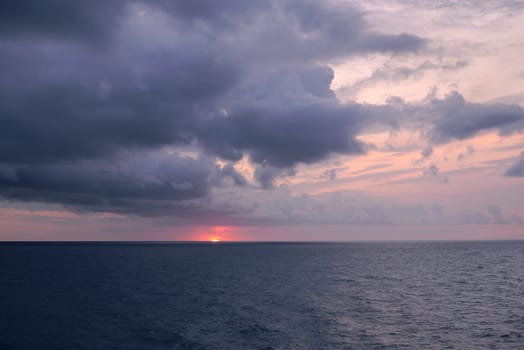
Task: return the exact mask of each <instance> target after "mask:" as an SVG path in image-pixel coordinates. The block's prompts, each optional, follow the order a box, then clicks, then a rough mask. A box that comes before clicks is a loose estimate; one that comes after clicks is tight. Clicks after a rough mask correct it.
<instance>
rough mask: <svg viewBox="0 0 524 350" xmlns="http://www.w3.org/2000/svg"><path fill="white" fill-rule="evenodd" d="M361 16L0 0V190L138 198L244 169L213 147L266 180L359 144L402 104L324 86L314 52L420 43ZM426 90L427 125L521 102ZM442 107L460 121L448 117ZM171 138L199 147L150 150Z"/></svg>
mask: <svg viewBox="0 0 524 350" xmlns="http://www.w3.org/2000/svg"><path fill="white" fill-rule="evenodd" d="M371 27H372V26H371V25H370V24H369V23H367V22H366V20H365V18H364V16H363V14H362V13H361V12H360V11H358V10H356V9H354V8H351V7H347V6H345V5H342V4H335V3H332V2H324V1H255V2H251V1H250V2H248V1H240V0H228V1H211V0H198V1H162V0H152V1H148V2H134V1H125V0H117V1H92V2H85V1H76V0H69V1H66V0H52V1H47V2H45V3H44V2H38V1H25V0H19V1H2V2H0V76H2V79H1V80H0V164H1V166H0V196H2V197H3V198H7V199H10V200H24V201H44V202H45V201H49V202H57V203H64V204H67V205H72V206H84V207H85V208H90V209H93V210H95V209H96V210H112V211H129V212H136V213H144V212H147V213H151V212H152V211H154V210H159V211H162V210H161V208H174V207H173V206H172V204H168V203H173V202H184V201H186V202H191V201H198V200H203V198H206V197H207V196H208V195H209V193H210V192H211V188H214V187H220V186H229V185H234V186H245V185H246V184H247V181H246V179H244V178H243V177H242V176H241V175H240V174H238V173H237V172H236V170H235V168H234V167H233V163H227V164H226V165H225V166H224V167H218V166H217V165H216V164H215V163H214V158H215V157H220V158H222V159H224V160H227V161H229V162H236V161H238V160H240V159H242V158H243V157H244V156H249V158H250V160H251V161H252V162H254V163H255V166H256V170H255V180H257V181H258V182H259V184H260V185H261V187H263V188H271V187H272V186H273V184H274V181H275V178H276V177H279V176H288V175H289V174H290V172H292V170H290V169H293V168H294V166H295V165H297V164H298V163H314V162H317V161H320V160H323V159H325V158H326V157H328V156H330V155H332V154H360V153H363V152H365V150H366V147H367V146H366V145H365V144H363V143H362V142H361V141H359V139H358V135H359V134H360V133H361V132H362V131H363V130H365V129H366V128H368V127H370V126H372V125H375V124H382V125H385V127H387V128H389V127H392V126H393V127H398V126H399V123H400V122H401V121H402V118H400V116H399V113H400V112H401V109H402V108H404V107H399V106H397V105H384V106H372V105H359V104H348V103H342V102H340V101H339V100H338V99H337V98H336V96H335V94H334V93H333V91H332V90H331V88H330V85H331V82H332V80H333V77H334V73H333V70H332V69H331V68H330V67H328V66H327V65H326V64H325V63H323V62H326V61H327V60H334V59H341V58H344V57H350V56H354V55H360V54H368V53H388V54H402V53H413V52H417V51H418V50H420V49H422V48H423V47H424V44H425V40H424V39H422V38H420V37H418V36H415V35H410V34H405V33H404V34H384V33H377V32H375V31H373V30H372V29H371ZM459 102H460V101H459ZM432 103H433V110H432V111H433V112H434V114H435V115H438V116H440V117H436V118H435V119H434V120H435V125H434V128H433V130H432V137H433V138H434V139H438V140H445V139H447V138H457V137H458V138H460V137H468V135H472V134H474V133H476V132H478V131H479V130H482V129H483V128H485V127H500V128H502V127H503V126H507V127H509V126H511V125H513V124H512V123H516V122H518V121H519V120H520V119H519V118H520V116H519V115H521V114H522V111H521V109H518V108H517V107H507V106H502V105H500V106H498V105H497V106H498V107H486V108H487V110H486V109H485V108H484V106H480V105H479V106H477V105H471V104H467V103H465V102H463V103H462V105H460V103H458V102H456V101H454V100H453V99H452V98H451V99H447V100H443V101H440V102H439V101H433V102H432ZM464 105H465V106H466V107H464ZM475 106H476V107H475ZM453 108H454V109H457V110H458V112H457V113H458V114H459V117H461V116H463V115H466V116H467V118H470V119H471V120H472V122H464V125H462V126H461V125H460V118H458V119H459V120H455V119H457V118H453V121H448V119H449V118H450V117H449V115H448V114H450V113H447V109H453ZM490 108H491V109H493V110H491V109H490ZM407 109H409V108H407ZM422 109H423V108H422ZM442 110H443V111H444V113H441V114H439V113H440V112H441V111H442ZM470 110H471V111H470ZM417 112H420V108H419V109H417ZM480 112H483V113H484V114H482V113H480ZM486 113H487V114H486ZM519 113H520V114H519ZM451 114H452V113H451ZM479 115H480V117H479ZM483 115H487V116H484V117H483ZM494 115H496V116H497V118H495V117H493V118H494V119H497V122H492V123H490V122H487V121H485V120H484V119H489V120H491V119H490V118H491V117H492V116H494ZM501 115H502V117H501ZM515 115H516V117H515ZM483 118H484V119H483ZM432 120H433V119H432ZM504 120H506V122H505V123H504ZM453 123H458V126H457V128H456V129H457V130H458V131H457V130H455V129H454V128H453V127H452V126H451V124H453ZM448 124H449V125H448ZM472 124H475V125H476V124H479V125H478V126H475V125H473V126H472ZM470 129H472V130H470ZM501 130H502V129H501ZM504 132H506V131H504ZM180 145H184V146H189V147H193V148H194V149H195V150H196V153H199V152H200V151H204V152H205V153H206V156H204V155H202V154H201V155H199V156H198V158H196V159H192V158H184V157H176V156H173V157H171V158H166V159H164V157H165V156H160V155H159V154H162V152H161V151H158V149H161V148H162V147H163V146H175V147H176V146H180ZM126 152H128V153H126ZM154 152H157V153H154ZM122 154H132V155H127V156H123V155H122ZM151 154H156V156H152V155H151ZM157 157H160V158H161V159H159V158H157ZM192 203H193V202H192ZM195 205H198V204H195ZM197 209H198V208H196V209H195V208H193V209H192V210H197ZM197 211H198V210H197ZM162 212H165V211H162Z"/></svg>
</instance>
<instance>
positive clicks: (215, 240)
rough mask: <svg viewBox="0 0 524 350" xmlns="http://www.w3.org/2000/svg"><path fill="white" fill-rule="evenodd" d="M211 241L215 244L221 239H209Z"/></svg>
mask: <svg viewBox="0 0 524 350" xmlns="http://www.w3.org/2000/svg"><path fill="white" fill-rule="evenodd" d="M209 241H211V242H213V243H218V242H220V239H218V238H216V237H212V238H210V239H209Z"/></svg>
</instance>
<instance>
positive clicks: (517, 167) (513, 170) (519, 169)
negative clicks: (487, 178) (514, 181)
mask: <svg viewBox="0 0 524 350" xmlns="http://www.w3.org/2000/svg"><path fill="white" fill-rule="evenodd" d="M504 175H506V176H511V177H519V176H524V152H522V153H521V154H520V157H519V158H518V159H517V161H516V162H515V163H514V164H513V165H511V166H510V167H509V168H508V169H506V172H505V173H504Z"/></svg>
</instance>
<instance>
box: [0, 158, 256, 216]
mask: <svg viewBox="0 0 524 350" xmlns="http://www.w3.org/2000/svg"><path fill="white" fill-rule="evenodd" d="M225 179H230V180H231V182H232V183H233V184H235V185H239V186H243V185H245V184H246V180H245V179H244V178H243V177H242V176H241V175H240V174H238V173H237V172H236V171H235V170H234V169H233V168H232V167H231V165H226V166H224V167H222V168H220V167H219V166H217V165H216V164H215V162H213V161H212V160H211V159H208V158H202V157H201V158H198V159H193V158H188V157H180V156H177V155H162V154H139V155H137V154H128V155H122V156H120V157H119V158H118V159H114V160H92V161H78V162H73V163H54V164H42V163H41V164H24V165H12V164H1V165H0V194H1V195H2V197H3V198H4V199H9V200H22V201H44V202H56V203H62V204H65V205H69V206H72V207H74V208H78V207H80V206H82V207H86V208H90V209H92V210H108V211H117V212H127V211H129V212H133V211H134V210H135V209H136V208H137V207H138V208H139V209H140V210H141V211H142V210H144V207H146V206H145V205H144V203H146V202H152V201H155V202H163V203H166V202H173V201H174V202H179V201H184V200H191V199H197V198H202V197H205V196H206V195H208V193H209V188H210V186H211V185H214V186H223V185H225V184H224V182H223V181H224V180H225ZM158 204H159V203H157V205H158ZM168 206H169V205H168Z"/></svg>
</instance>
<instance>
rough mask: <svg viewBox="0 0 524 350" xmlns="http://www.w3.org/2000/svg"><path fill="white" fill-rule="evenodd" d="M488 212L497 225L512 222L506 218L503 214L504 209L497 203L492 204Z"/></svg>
mask: <svg viewBox="0 0 524 350" xmlns="http://www.w3.org/2000/svg"><path fill="white" fill-rule="evenodd" d="M488 214H489V216H490V217H491V221H492V222H493V223H495V224H497V225H508V224H510V223H511V220H510V219H508V218H506V217H505V216H504V215H503V214H502V210H501V209H500V208H499V207H497V206H496V205H490V206H489V207H488Z"/></svg>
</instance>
